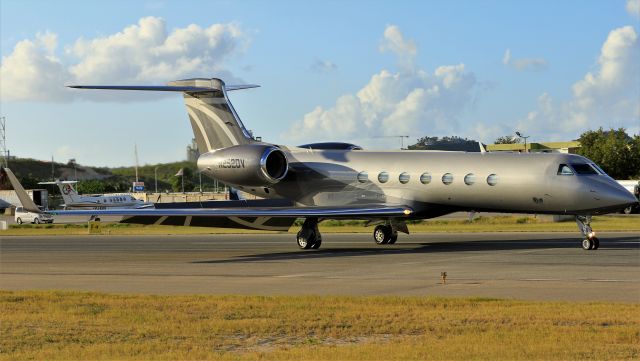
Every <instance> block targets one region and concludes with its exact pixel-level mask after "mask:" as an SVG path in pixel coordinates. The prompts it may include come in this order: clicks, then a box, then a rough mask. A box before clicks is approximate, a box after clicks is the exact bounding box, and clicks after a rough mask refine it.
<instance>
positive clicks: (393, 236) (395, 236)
mask: <svg viewBox="0 0 640 361" xmlns="http://www.w3.org/2000/svg"><path fill="white" fill-rule="evenodd" d="M397 240H398V232H392V233H391V239H389V242H388V243H387V244H395V243H396V241H397Z"/></svg>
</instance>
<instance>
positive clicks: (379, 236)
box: [373, 225, 398, 244]
mask: <svg viewBox="0 0 640 361" xmlns="http://www.w3.org/2000/svg"><path fill="white" fill-rule="evenodd" d="M392 233H393V232H392V230H391V227H389V226H385V225H379V226H376V228H375V229H374V230H373V240H374V241H376V244H388V243H389V242H390V241H391V237H392ZM397 236H398V235H397V234H396V239H397ZM394 242H395V241H394Z"/></svg>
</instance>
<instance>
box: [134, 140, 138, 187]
mask: <svg viewBox="0 0 640 361" xmlns="http://www.w3.org/2000/svg"><path fill="white" fill-rule="evenodd" d="M133 153H134V154H135V156H136V183H137V182H138V145H137V144H135V143H133Z"/></svg>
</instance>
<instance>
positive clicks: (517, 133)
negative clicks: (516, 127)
mask: <svg viewBox="0 0 640 361" xmlns="http://www.w3.org/2000/svg"><path fill="white" fill-rule="evenodd" d="M516 135H517V136H518V137H520V138H522V139H524V152H525V153H529V150H528V149H527V138H529V137H531V136H530V135H528V136H526V137H525V136H524V135H522V134H520V132H516Z"/></svg>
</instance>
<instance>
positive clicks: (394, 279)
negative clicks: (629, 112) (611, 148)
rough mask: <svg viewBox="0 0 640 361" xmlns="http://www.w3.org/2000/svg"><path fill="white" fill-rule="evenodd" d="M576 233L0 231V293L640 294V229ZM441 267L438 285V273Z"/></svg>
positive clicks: (588, 297) (630, 298)
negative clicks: (308, 235)
mask: <svg viewBox="0 0 640 361" xmlns="http://www.w3.org/2000/svg"><path fill="white" fill-rule="evenodd" d="M599 237H600V240H601V241H600V249H599V250H596V251H584V250H582V249H581V248H580V239H579V234H578V232H568V233H529V232H516V233H506V232H500V233H432V234H427V233H419V234H412V235H409V236H407V235H404V234H401V235H400V238H399V240H398V243H397V244H395V245H387V246H378V245H376V244H375V243H374V242H373V239H372V236H371V235H370V234H330V233H327V234H324V235H323V244H322V248H321V249H320V250H310V251H302V250H299V249H298V248H297V246H296V244H295V240H294V236H293V235H292V234H253V235H247V234H244V235H242V234H240V235H228V234H220V235H171V236H157V235H154V236H101V235H93V236H38V237H31V236H19V237H7V236H0V289H4V290H18V289H56V290H82V291H100V292H115V293H144V294H247V295H419V296H423V295H437V296H465V297H496V298H510V299H526V300H567V301H576V300H577V301H595V300H610V301H623V302H639V301H640V235H639V234H638V232H611V233H606V232H602V233H599ZM442 272H446V273H447V278H446V284H442V279H441V273H442Z"/></svg>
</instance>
